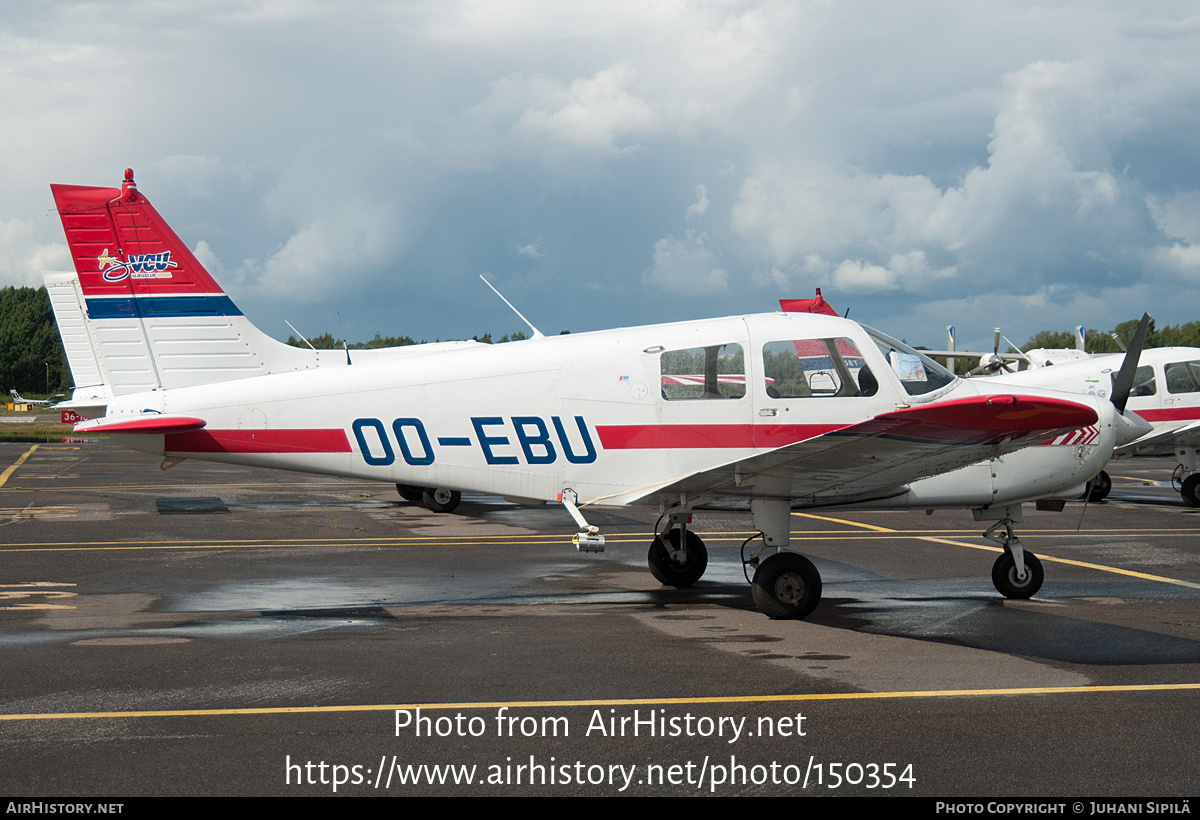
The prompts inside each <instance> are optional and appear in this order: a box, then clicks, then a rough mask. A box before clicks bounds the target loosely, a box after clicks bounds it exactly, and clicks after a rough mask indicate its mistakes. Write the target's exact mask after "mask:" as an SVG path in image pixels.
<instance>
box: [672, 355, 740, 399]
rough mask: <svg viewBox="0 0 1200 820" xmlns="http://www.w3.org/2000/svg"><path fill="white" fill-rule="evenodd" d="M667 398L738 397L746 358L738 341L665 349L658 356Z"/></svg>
mask: <svg viewBox="0 0 1200 820" xmlns="http://www.w3.org/2000/svg"><path fill="white" fill-rule="evenodd" d="M659 364H660V366H661V369H662V380H661V381H662V395H663V398H664V399H667V400H668V401H690V400H693V399H740V398H741V397H742V396H744V395H746V359H745V355H744V354H743V352H742V346H741V345H739V344H733V343H730V344H723V345H711V346H709V347H692V348H688V349H687V350H666V351H664V352H663V353H662V355H661V356H660V357H659Z"/></svg>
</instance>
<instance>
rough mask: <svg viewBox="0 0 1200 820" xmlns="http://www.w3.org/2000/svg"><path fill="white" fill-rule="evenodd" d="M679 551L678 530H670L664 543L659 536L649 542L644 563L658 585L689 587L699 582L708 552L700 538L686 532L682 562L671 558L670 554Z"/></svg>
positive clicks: (706, 566)
mask: <svg viewBox="0 0 1200 820" xmlns="http://www.w3.org/2000/svg"><path fill="white" fill-rule="evenodd" d="M678 550H679V529H678V528H676V529H672V530H671V531H670V532H668V533H667V535H666V543H665V544H664V543H663V539H662V538H660V537H659V536H657V535H656V536H655V537H654V540H653V541H651V542H650V552H649V554H648V555H647V556H646V562H647V563H648V564H650V574H651V575H653V576H654V577H655V579H657V580H658V582H659V583H660V584H664V585H666V586H669V587H679V588H680V589H682V588H683V587H690V586H691V585H692V584H694V583H696V582H697V581H699V580H700V577H701V576H702V575H704V570H706V569H707V568H708V550H707V549H705V547H704V542H703V541H701V540H700V536H698V535H696V533H694V532H692V531H691V530H688V531H687V556H686V557H685V558H684V559H683V561H676V560H675V559H674V558H672V557H671V553H672V552H676V551H678Z"/></svg>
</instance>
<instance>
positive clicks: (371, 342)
mask: <svg viewBox="0 0 1200 820" xmlns="http://www.w3.org/2000/svg"><path fill="white" fill-rule="evenodd" d="M1138 321H1139V320H1138V319H1130V320H1129V321H1127V322H1121V323H1120V324H1118V325H1117V326H1116V327H1114V328H1113V329H1112V330H1109V331H1104V332H1096V331H1091V332H1088V333H1087V334H1086V336H1085V343H1086V347H1087V351H1088V352H1089V353H1117V352H1120V350H1121V348H1120V345H1118V344H1117V342H1116V341H1115V340H1114V339H1113V334H1116V336H1117V337H1118V338H1119V339H1121V342H1122V343H1123V344H1125V345H1128V344H1129V341H1130V340H1131V339H1132V338H1133V334H1134V331H1135V330H1137V325H1138ZM569 332H570V331H567V330H564V331H562V333H564V334H565V333H569ZM472 338H473V339H474V340H475V341H477V342H483V343H485V344H493V343H496V344H500V343H503V342H515V341H519V340H521V339H525V338H528V337H527V336H526V334H525V332H524V331H520V330H518V331H515V332H513V333H506V334H504V335H503V336H501V337H500V338H499V339H495V340H493V339H492V335H491V334H490V333H484V334H483V335H481V336H473V337H472ZM425 341H426V340H424V339H422V340H421V342H420V344H424V343H425ZM309 342H311V343H312V346H313V347H315V348H318V349H321V350H332V349H337V348H341V347H342V342H341V341H340V340H338V339H335V338H334V337H333V334H331V333H322V334H321V335H319V336H314V337H313V338H311V339H309ZM287 343H288V344H290V345H292V346H293V347H306V346H307V345H306V344H305V342H304V341H303V340H301V339H297V338H296V337H295V336H289V337H288V340H287ZM412 344H418V342H416V341H415V340H414V339H413V338H412V337H411V336H405V335H401V336H384V335H382V334H380V333H376V334H375V336H374V338H372V339H368V340H367V341H365V342H353V343H349V344H347V345H346V346H347V347H348V348H350V349H351V350H370V349H373V348H380V347H401V346H404V345H412ZM1074 347H1075V333H1074V331H1071V330H1061V331H1054V330H1043V331H1041V332H1039V333H1036V334H1034V335H1033V336H1032V337H1030V339H1029V340H1028V341H1027V342H1025V344H1024V346H1023V347H1022V350H1030V349H1033V348H1074ZM1146 347H1200V321H1195V322H1184V323H1182V324H1178V325H1165V326H1163V327H1161V328H1160V327H1157V326H1156V324H1155V323H1154V321H1153V320H1151V321H1150V330H1149V333H1148V334H1147V336H1146ZM71 386H72V382H71V371H70V369H69V368H68V367H67V357H66V354H65V353H64V352H63V346H62V339H61V337H60V336H59V333H58V327H57V326H56V325H55V323H54V313H53V311H52V310H51V309H50V296H49V294H47V292H46V289H45V288H44V287H41V288H30V287H21V288H14V287H11V286H6V287H2V288H0V390H2V391H3V394H5V395H7V392H8V390H9V388H16V389H17V391H18V392H20V393H21V394H22V395H26V396H29V397H30V398H42V397H45V396H47V395H49V394H53V393H66V392H68V391H69V390H70V389H71Z"/></svg>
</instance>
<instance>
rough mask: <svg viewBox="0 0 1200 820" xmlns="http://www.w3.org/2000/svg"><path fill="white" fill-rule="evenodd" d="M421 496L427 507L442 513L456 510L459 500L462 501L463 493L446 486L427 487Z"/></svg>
mask: <svg viewBox="0 0 1200 820" xmlns="http://www.w3.org/2000/svg"><path fill="white" fill-rule="evenodd" d="M421 497H422V499H423V500H424V501H425V506H426V507H428V508H429V509H431V510H433V511H434V512H440V513H448V512H454V509H455V507H457V506H458V502H459V501H462V493H460V492H459V491H458V490H447V489H445V488H444V487H426V488H425V490H424V492H423V493H422V496H421Z"/></svg>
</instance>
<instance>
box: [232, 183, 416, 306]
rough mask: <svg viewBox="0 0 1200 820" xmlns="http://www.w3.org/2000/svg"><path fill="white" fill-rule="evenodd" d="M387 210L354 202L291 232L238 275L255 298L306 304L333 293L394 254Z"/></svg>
mask: <svg viewBox="0 0 1200 820" xmlns="http://www.w3.org/2000/svg"><path fill="white" fill-rule="evenodd" d="M388 214H389V209H387V208H385V207H382V206H380V205H378V204H374V203H366V202H357V203H353V204H351V205H349V206H347V207H346V208H345V209H344V210H342V211H341V212H340V213H337V214H334V215H330V216H327V217H325V218H322V219H318V220H315V221H314V222H312V223H311V224H309V225H307V226H305V227H304V228H302V229H301V230H299V231H297V232H296V233H295V234H293V235H292V236H291V237H290V238H289V239H288V240H287V242H285V243H284V245H283V247H282V248H280V249H279V250H278V251H277V252H275V253H274V254H272V255H271V256H269V257H268V258H267V259H266V260H265V261H264V262H262V263H259V262H257V261H256V260H247V261H246V262H245V263H244V264H243V266H242V267H243V270H242V271H241V272H240V273H239V275H240V276H242V277H244V278H245V279H246V281H247V283H248V284H249V285H250V286H251V287H252V288H253V290H254V291H256V292H257V293H259V294H269V295H270V296H272V297H273V298H277V299H282V300H285V301H310V300H313V299H320V298H323V297H326V296H329V295H330V294H334V293H337V292H339V291H340V290H342V289H344V288H345V287H346V283H347V278H348V277H349V278H353V279H359V280H360V281H361V280H362V279H363V278H370V277H373V276H375V275H377V274H378V271H379V269H380V267H381V265H383V264H384V263H385V261H386V260H387V259H388V258H389V257H391V256H392V255H393V254H394V253H395V252H396V250H397V241H396V230H395V225H394V223H393V222H392V220H389V219H388Z"/></svg>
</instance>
